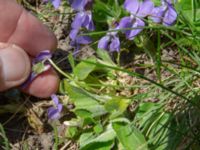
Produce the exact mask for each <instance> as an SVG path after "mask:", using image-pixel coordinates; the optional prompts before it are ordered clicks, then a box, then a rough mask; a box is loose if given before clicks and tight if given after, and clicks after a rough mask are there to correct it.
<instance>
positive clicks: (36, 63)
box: [21, 50, 52, 88]
mask: <svg viewBox="0 0 200 150" xmlns="http://www.w3.org/2000/svg"><path fill="white" fill-rule="evenodd" d="M51 57H52V54H51V53H50V51H49V50H44V51H42V52H40V53H39V54H38V55H37V56H36V58H35V59H33V60H32V72H31V74H30V75H29V77H28V79H27V80H26V81H25V82H24V83H23V84H22V85H21V87H22V88H26V87H27V86H28V85H29V84H30V83H31V82H32V81H33V80H34V79H35V78H36V77H37V76H38V75H40V74H41V73H43V72H45V71H47V70H49V69H50V68H51V65H50V64H48V63H47V60H48V59H50V58H51Z"/></svg>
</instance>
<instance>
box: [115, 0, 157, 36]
mask: <svg viewBox="0 0 200 150" xmlns="http://www.w3.org/2000/svg"><path fill="white" fill-rule="evenodd" d="M124 8H125V9H126V10H127V11H129V12H130V13H131V16H129V17H123V18H122V19H121V21H120V23H119V28H121V29H123V28H138V29H132V30H126V31H124V33H125V35H126V38H127V39H129V40H133V39H134V37H135V36H136V35H137V34H139V33H140V32H141V31H142V28H140V27H143V26H145V23H144V21H143V20H142V18H143V17H146V16H148V15H150V14H151V11H152V9H153V8H154V4H153V2H152V1H151V0H144V1H143V2H140V1H138V0H126V1H125V2H124Z"/></svg>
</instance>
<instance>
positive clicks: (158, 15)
mask: <svg viewBox="0 0 200 150" xmlns="http://www.w3.org/2000/svg"><path fill="white" fill-rule="evenodd" d="M164 13H165V6H159V7H155V8H154V9H153V11H152V12H151V16H150V19H152V21H153V22H155V23H161V22H162V19H163V16H164Z"/></svg>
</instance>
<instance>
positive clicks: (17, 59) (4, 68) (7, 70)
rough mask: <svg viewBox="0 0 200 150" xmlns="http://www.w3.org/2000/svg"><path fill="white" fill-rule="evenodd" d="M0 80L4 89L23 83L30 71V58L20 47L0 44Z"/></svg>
mask: <svg viewBox="0 0 200 150" xmlns="http://www.w3.org/2000/svg"><path fill="white" fill-rule="evenodd" d="M0 66H1V70H0V72H1V80H3V82H4V87H3V88H5V89H8V88H10V87H14V86H17V85H19V84H21V83H23V82H24V81H25V80H26V78H27V77H28V75H29V72H30V60H29V57H28V55H27V54H26V53H25V52H24V50H22V49H21V48H19V47H17V46H14V45H8V46H5V47H2V46H0Z"/></svg>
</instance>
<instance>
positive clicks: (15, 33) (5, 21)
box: [0, 0, 57, 56]
mask: <svg viewBox="0 0 200 150" xmlns="http://www.w3.org/2000/svg"><path fill="white" fill-rule="evenodd" d="M11 10H12V11H11ZM0 11H1V13H0V20H1V21H0V33H1V34H0V41H2V42H8V43H12V44H16V45H18V46H20V47H21V48H23V49H24V50H25V51H26V52H27V53H28V54H29V55H31V56H36V55H37V54H38V53H39V52H40V51H42V50H46V49H48V50H54V49H55V48H56V46H57V41H56V38H55V36H54V34H53V33H52V32H51V31H50V30H49V29H48V28H47V27H46V26H44V25H43V24H42V23H41V22H40V21H39V20H38V19H36V18H35V17H34V16H33V15H31V14H30V13H28V12H27V11H26V10H25V9H23V8H22V7H21V6H20V5H17V4H16V2H15V1H14V0H6V1H5V0H0Z"/></svg>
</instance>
